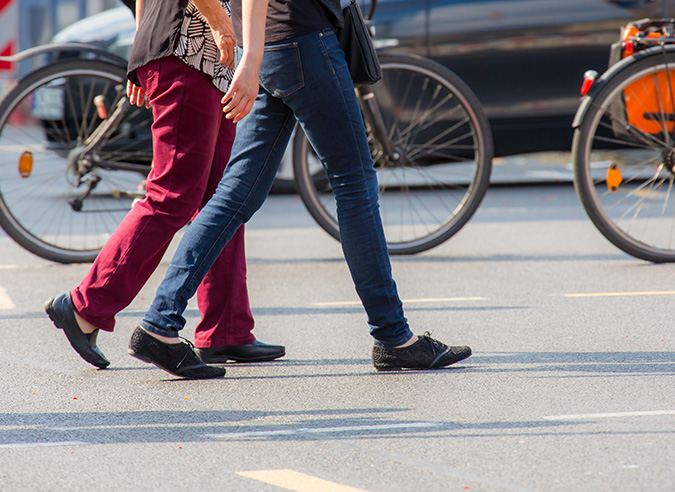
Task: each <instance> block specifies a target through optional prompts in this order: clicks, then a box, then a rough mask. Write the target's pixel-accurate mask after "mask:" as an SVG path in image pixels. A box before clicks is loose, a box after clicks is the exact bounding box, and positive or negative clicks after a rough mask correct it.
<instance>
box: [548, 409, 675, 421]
mask: <svg viewBox="0 0 675 492" xmlns="http://www.w3.org/2000/svg"><path fill="white" fill-rule="evenodd" d="M655 415H675V410H651V411H642V412H613V413H585V414H583V413H582V414H576V415H548V416H545V417H543V418H544V420H589V419H614V418H622V417H652V416H655Z"/></svg>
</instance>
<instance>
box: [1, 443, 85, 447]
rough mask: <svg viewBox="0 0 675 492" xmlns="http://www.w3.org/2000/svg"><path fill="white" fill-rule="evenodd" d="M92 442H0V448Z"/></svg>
mask: <svg viewBox="0 0 675 492" xmlns="http://www.w3.org/2000/svg"><path fill="white" fill-rule="evenodd" d="M87 444H91V443H88V442H83V441H57V442H15V443H8V444H0V448H49V447H55V446H82V445H87Z"/></svg>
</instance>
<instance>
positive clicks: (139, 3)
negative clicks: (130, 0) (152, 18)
mask: <svg viewBox="0 0 675 492" xmlns="http://www.w3.org/2000/svg"><path fill="white" fill-rule="evenodd" d="M142 10H143V0H136V30H137V31H138V25H139V24H140V22H141V11H142Z"/></svg>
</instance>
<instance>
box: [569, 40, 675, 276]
mask: <svg viewBox="0 0 675 492" xmlns="http://www.w3.org/2000/svg"><path fill="white" fill-rule="evenodd" d="M665 70H668V71H669V72H671V73H673V72H672V70H675V53H674V52H671V51H659V52H658V53H655V54H654V55H651V56H646V57H644V58H639V59H636V60H634V61H633V62H632V63H629V64H627V65H626V66H625V67H623V68H622V69H620V70H619V71H617V72H616V73H615V74H613V75H612V76H611V77H610V78H608V79H607V80H606V81H605V83H604V84H603V85H602V86H601V87H599V88H598V89H597V92H594V93H592V96H591V101H590V102H591V104H590V106H589V109H588V111H587V112H586V114H585V116H584V118H583V120H582V122H581V124H580V125H579V126H578V127H577V128H576V129H575V131H574V139H573V143H572V155H573V160H574V162H573V166H574V185H575V188H576V191H577V194H578V196H579V199H580V201H581V203H582V205H583V207H584V209H585V210H586V213H587V215H588V216H589V218H590V219H591V221H592V222H593V224H594V225H595V227H596V228H597V229H598V230H599V231H600V232H601V233H602V235H603V236H605V238H606V239H608V240H609V241H610V242H611V243H612V244H614V245H615V246H616V247H618V248H619V249H621V250H622V251H624V252H626V253H628V254H629V255H631V256H634V257H636V258H640V259H643V260H646V261H651V262H655V263H663V262H673V261H675V211H674V210H672V208H673V207H672V206H671V205H670V204H672V203H673V201H675V186H674V185H675V174H674V173H673V162H675V146H674V145H673V135H674V133H673V130H674V128H672V127H673V124H671V123H670V122H671V121H672V120H673V118H674V117H675V106H672V105H671V104H669V106H671V107H666V106H665V105H664V106H662V107H661V111H660V112H657V113H658V114H656V115H655V116H653V117H654V119H655V121H654V122H652V123H650V124H651V125H653V124H656V125H657V126H658V127H659V128H660V129H661V130H665V131H661V130H660V131H659V132H658V133H654V129H653V126H650V127H647V124H646V123H645V122H644V121H643V120H640V119H637V118H636V116H635V114H634V113H633V109H631V108H639V111H641V112H642V114H643V116H647V115H652V112H651V111H648V110H650V109H653V108H651V106H652V104H653V103H654V102H655V101H657V100H660V98H661V94H668V96H667V97H669V98H670V101H671V102H672V101H673V87H672V84H671V83H670V82H667V83H665V84H664V83H663V82H665V81H666V80H669V78H668V77H666V72H665ZM659 73H662V77H666V78H665V79H661V84H660V86H659V83H658V81H659V75H658V74H659ZM645 77H646V78H645ZM671 77H672V76H671ZM654 82H656V83H657V84H656V86H655V87H654V90H655V91H657V92H654V93H653V94H651V95H650V92H649V91H650V87H651V85H650V84H652V83H654ZM645 91H646V92H645ZM660 91H665V92H664V93H662V92H660ZM627 104H632V105H633V106H627ZM659 105H660V104H659ZM649 117H650V118H652V116H649ZM659 213H660V214H661V215H660V216H657V214H659Z"/></svg>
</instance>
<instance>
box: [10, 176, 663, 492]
mask: <svg viewBox="0 0 675 492" xmlns="http://www.w3.org/2000/svg"><path fill="white" fill-rule="evenodd" d="M247 241H248V257H249V287H250V293H251V301H252V304H253V306H254V309H253V312H254V315H255V317H256V320H257V328H256V333H257V336H258V338H259V339H261V340H263V341H268V342H274V343H282V344H285V345H286V346H287V356H286V357H285V358H284V359H283V360H280V361H276V362H271V363H264V364H237V365H234V364H231V365H228V366H227V369H228V375H227V377H226V378H225V379H223V380H218V381H198V382H195V381H182V380H174V379H172V378H170V377H167V376H168V375H167V374H166V373H164V372H162V371H160V370H158V369H156V368H154V367H152V366H148V365H145V364H143V363H142V362H140V361H137V360H136V359H133V358H131V357H129V356H128V355H127V354H126V348H127V343H128V339H129V336H130V334H131V332H132V331H133V329H134V327H135V326H136V324H137V322H138V321H139V319H140V318H141V316H142V314H143V313H144V311H145V309H146V308H147V306H148V305H149V303H150V300H151V298H152V295H153V292H154V289H155V288H156V286H157V284H158V282H159V280H160V279H161V276H162V273H163V271H164V270H165V268H166V265H167V262H166V261H165V262H163V263H162V265H161V267H160V269H159V271H158V272H157V274H156V275H155V276H154V277H153V278H152V279H151V281H150V283H149V284H148V285H147V286H146V287H145V288H144V289H143V291H142V292H141V293H140V295H139V296H138V297H137V299H136V300H135V301H134V302H133V303H132V304H131V306H129V308H128V309H127V310H125V311H124V312H122V313H121V314H120V316H119V318H118V325H117V329H116V331H115V333H114V334H112V335H106V334H104V335H102V336H100V337H99V343H100V345H101V347H102V349H103V350H104V352H105V353H106V355H107V356H108V357H109V358H110V359H111V360H112V362H113V363H112V366H111V368H110V369H108V370H103V371H99V370H96V369H94V368H93V367H91V366H89V365H88V364H86V363H85V362H83V361H82V360H81V359H79V357H77V356H76V355H75V353H74V352H73V351H72V350H71V349H70V348H69V346H68V345H67V342H66V340H65V337H64V336H63V334H62V333H61V332H60V331H58V330H56V329H54V328H53V326H52V325H51V323H50V322H49V320H48V319H47V317H46V316H45V315H44V313H43V311H42V302H43V301H44V300H45V299H46V298H48V297H49V296H51V295H53V294H55V293H58V292H60V291H63V290H66V289H69V288H72V287H73V286H75V285H76V284H77V283H78V282H79V280H80V279H81V278H82V277H83V275H84V274H85V272H86V270H87V266H86V265H79V266H77V265H72V266H67V265H57V264H52V263H49V262H46V261H43V260H40V259H39V258H36V257H34V256H32V255H30V254H29V253H27V252H24V251H23V250H21V249H20V248H19V247H18V246H17V245H15V244H14V243H13V242H11V240H10V239H8V238H7V237H6V236H4V235H3V236H0V286H1V288H0V336H1V338H2V344H1V345H0V388H1V391H0V490H2V491H17V490H30V491H37V490H49V491H52V490H54V491H62V490H68V491H80V490H82V491H91V490H119V491H126V490H162V491H169V490H182V491H192V490H199V491H209V490H214V491H215V490H218V491H222V490H226V491H280V490H297V491H328V490H330V491H336V492H341V491H355V490H366V491H371V492H375V491H382V492H394V491H463V490H471V491H566V492H567V491H594V492H595V491H672V490H675V471H673V463H675V434H674V432H675V391H674V390H675V384H674V383H675V378H674V376H675V335H674V334H673V321H672V312H671V311H670V309H672V306H673V295H675V279H674V277H675V275H674V274H675V266H671V265H651V264H647V263H645V262H642V261H639V260H636V259H633V258H631V257H629V256H627V255H625V254H623V253H621V252H620V251H618V250H616V249H615V248H614V247H613V246H612V245H611V244H609V243H608V242H607V241H606V240H605V239H604V238H603V237H602V236H600V234H599V233H598V232H597V231H596V230H595V229H594V228H593V226H592V224H591V223H590V221H589V220H588V219H587V218H586V216H585V214H584V212H583V210H582V208H581V206H580V204H579V202H578V200H577V198H576V196H575V195H574V191H573V189H572V187H571V186H569V185H559V186H543V185H542V186H536V187H518V186H517V187H502V188H495V189H491V190H490V191H489V192H488V195H487V197H486V199H485V201H484V203H483V204H482V206H481V208H480V209H479V211H478V213H477V215H476V217H474V219H472V221H471V222H470V223H469V224H468V225H467V226H466V227H465V228H464V230H462V231H461V232H460V233H459V234H458V235H457V236H455V237H454V238H452V239H451V240H450V241H449V242H447V243H445V244H443V245H441V246H439V247H437V248H435V249H434V250H432V251H429V252H427V253H424V254H421V255H418V256H414V257H405V258H401V257H396V258H394V259H393V269H394V273H395V277H396V279H397V282H398V286H399V291H400V293H401V296H402V298H403V299H404V305H405V307H406V311H407V316H408V318H409V320H410V323H411V325H412V326H413V328H414V329H415V330H416V331H417V332H418V333H421V332H424V331H427V330H428V331H431V332H433V335H434V337H436V338H439V339H441V340H443V341H445V342H447V343H451V344H468V345H470V346H471V347H472V348H473V350H474V355H473V356H472V357H471V358H469V359H467V360H466V361H465V362H462V363H460V364H458V365H457V366H455V367H452V368H449V369H447V370H441V371H409V372H403V373H393V374H377V373H376V372H375V371H374V369H373V368H372V366H371V364H370V359H369V358H370V345H371V339H370V337H369V335H368V330H367V326H366V323H365V316H364V313H363V311H362V309H361V308H360V307H359V306H358V305H357V304H356V303H355V301H356V296H355V293H354V290H353V287H352V285H351V281H350V279H349V276H348V273H347V268H346V265H345V263H344V261H343V260H342V255H341V252H340V249H339V245H338V243H337V242H335V241H334V240H333V239H331V238H330V237H328V235H327V234H325V233H324V232H323V231H322V230H320V229H319V228H318V227H316V226H315V225H314V224H313V222H312V221H311V219H310V218H309V215H308V214H307V213H306V212H305V210H304V209H303V206H302V204H301V203H300V202H299V199H298V198H297V197H295V196H273V197H271V198H270V200H269V201H268V202H267V204H266V205H265V207H264V208H263V210H262V211H261V212H260V213H259V215H258V216H256V217H255V218H254V220H253V221H252V223H251V224H250V226H249V228H248V233H247ZM187 314H188V322H189V326H188V328H187V329H186V330H185V335H186V336H187V337H188V338H191V337H192V335H193V331H192V330H193V327H194V325H195V323H196V321H197V319H198V313H197V311H196V308H195V306H194V305H191V307H190V308H189V310H188V313H187ZM331 487H332V488H331Z"/></svg>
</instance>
